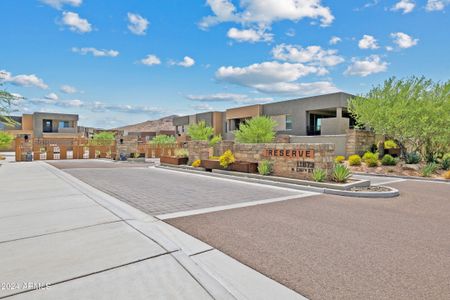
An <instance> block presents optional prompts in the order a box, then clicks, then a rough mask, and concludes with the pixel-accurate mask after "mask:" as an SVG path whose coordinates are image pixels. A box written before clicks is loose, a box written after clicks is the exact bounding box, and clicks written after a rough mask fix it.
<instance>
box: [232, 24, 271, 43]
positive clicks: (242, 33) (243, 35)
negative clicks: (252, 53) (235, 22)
mask: <svg viewBox="0 0 450 300" xmlns="http://www.w3.org/2000/svg"><path fill="white" fill-rule="evenodd" d="M227 36H228V37H229V38H230V39H233V40H236V41H238V42H250V43H255V42H270V41H272V39H273V34H271V33H267V32H265V31H264V30H255V29H243V30H239V29H237V28H234V27H233V28H230V30H228V33H227Z"/></svg>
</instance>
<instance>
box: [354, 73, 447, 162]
mask: <svg viewBox="0 0 450 300" xmlns="http://www.w3.org/2000/svg"><path fill="white" fill-rule="evenodd" d="M348 109H349V111H350V112H351V114H352V115H353V117H354V118H355V119H356V121H357V123H358V124H359V125H360V126H366V127H369V128H371V129H372V130H373V131H374V132H375V133H376V134H381V135H384V136H388V137H389V138H392V139H394V140H395V141H397V142H398V145H399V147H400V148H401V149H402V155H403V156H404V155H405V152H406V150H408V151H419V152H420V153H421V154H422V156H424V157H430V156H433V157H434V156H435V155H437V154H438V153H444V152H447V151H448V149H449V141H450V126H449V124H450V81H447V82H445V83H439V82H437V83H435V82H433V81H432V80H429V79H425V78H424V77H410V78H407V79H400V80H398V79H396V78H395V77H393V78H390V79H388V80H386V81H385V82H384V83H383V84H382V85H379V86H376V87H373V88H372V89H371V90H370V91H369V92H368V93H367V94H365V95H361V96H357V97H355V98H353V99H351V100H350V101H349V105H348Z"/></svg>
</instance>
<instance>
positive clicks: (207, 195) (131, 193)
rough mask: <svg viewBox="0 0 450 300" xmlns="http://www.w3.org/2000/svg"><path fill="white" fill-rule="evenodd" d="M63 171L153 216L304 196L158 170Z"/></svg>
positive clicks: (285, 191)
mask: <svg viewBox="0 0 450 300" xmlns="http://www.w3.org/2000/svg"><path fill="white" fill-rule="evenodd" d="M64 171H65V172H68V173H69V174H71V175H73V176H75V177H77V178H78V179H80V180H82V181H84V182H86V183H88V184H90V185H92V186H93V187H95V188H97V189H99V190H102V191H104V192H106V193H108V194H110V195H112V196H114V197H116V198H118V199H120V200H122V201H124V202H126V203H128V204H130V205H132V206H134V207H136V208H138V209H140V210H142V211H145V212H147V213H149V214H151V215H158V214H165V213H172V212H179V211H186V210H193V209H200V208H207V207H214V206H219V205H229V204H235V203H241V202H247V201H256V200H264V199H271V198H277V197H284V196H290V195H296V194H299V195H300V194H302V192H299V191H289V190H282V189H277V188H272V187H269V186H263V185H251V184H246V183H242V182H238V181H229V180H223V179H218V178H213V177H207V176H200V175H193V174H187V173H182V172H175V171H167V170H162V169H157V168H108V169H106V168H91V169H88V168H84V169H65V170H64Z"/></svg>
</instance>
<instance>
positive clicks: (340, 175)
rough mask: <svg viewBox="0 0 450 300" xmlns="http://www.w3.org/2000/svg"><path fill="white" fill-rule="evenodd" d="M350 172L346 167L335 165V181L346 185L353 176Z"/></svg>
mask: <svg viewBox="0 0 450 300" xmlns="http://www.w3.org/2000/svg"><path fill="white" fill-rule="evenodd" d="M351 175H352V174H351V172H350V170H349V169H348V168H347V167H346V166H344V165H341V164H339V165H335V166H334V169H333V180H334V181H336V182H341V183H344V182H346V181H347V180H348V178H349V177H350V176H351Z"/></svg>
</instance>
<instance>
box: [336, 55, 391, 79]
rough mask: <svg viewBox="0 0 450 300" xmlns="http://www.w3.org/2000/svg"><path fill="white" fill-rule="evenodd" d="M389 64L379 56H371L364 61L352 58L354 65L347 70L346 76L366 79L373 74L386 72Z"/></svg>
mask: <svg viewBox="0 0 450 300" xmlns="http://www.w3.org/2000/svg"><path fill="white" fill-rule="evenodd" d="M387 67H388V63H387V62H384V61H382V60H381V58H380V56H378V55H371V56H369V57H366V58H364V59H357V58H352V63H351V65H350V66H348V68H347V69H346V70H345V72H344V74H345V75H351V76H362V77H366V76H368V75H371V74H375V73H380V72H386V70H387Z"/></svg>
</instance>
